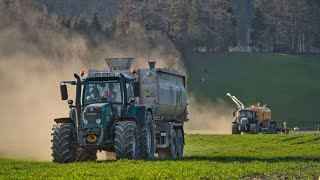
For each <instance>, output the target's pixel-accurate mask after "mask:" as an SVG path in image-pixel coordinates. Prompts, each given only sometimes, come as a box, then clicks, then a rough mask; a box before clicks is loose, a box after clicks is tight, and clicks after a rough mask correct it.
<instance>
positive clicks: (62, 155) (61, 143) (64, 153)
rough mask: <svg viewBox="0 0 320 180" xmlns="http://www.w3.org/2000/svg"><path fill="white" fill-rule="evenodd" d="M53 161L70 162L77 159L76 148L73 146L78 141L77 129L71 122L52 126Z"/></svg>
mask: <svg viewBox="0 0 320 180" xmlns="http://www.w3.org/2000/svg"><path fill="white" fill-rule="evenodd" d="M52 130H53V132H52V134H51V135H52V147H51V149H52V154H51V155H52V157H53V159H52V161H53V162H55V163H70V162H74V161H75V159H76V149H75V148H73V147H72V146H71V144H72V142H76V130H75V128H74V127H73V125H72V124H70V123H58V124H56V125H54V126H53V128H52Z"/></svg>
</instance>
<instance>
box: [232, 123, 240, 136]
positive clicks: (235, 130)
mask: <svg viewBox="0 0 320 180" xmlns="http://www.w3.org/2000/svg"><path fill="white" fill-rule="evenodd" d="M231 134H240V131H239V127H238V123H232V129H231Z"/></svg>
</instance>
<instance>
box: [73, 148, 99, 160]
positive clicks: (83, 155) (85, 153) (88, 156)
mask: <svg viewBox="0 0 320 180" xmlns="http://www.w3.org/2000/svg"><path fill="white" fill-rule="evenodd" d="M96 160H97V151H96V150H91V151H89V150H79V151H77V153H76V161H78V162H84V161H96Z"/></svg>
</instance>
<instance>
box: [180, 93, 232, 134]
mask: <svg viewBox="0 0 320 180" xmlns="http://www.w3.org/2000/svg"><path fill="white" fill-rule="evenodd" d="M188 108H189V109H188V112H189V119H190V120H189V122H187V123H186V126H185V128H186V130H185V132H186V133H187V134H231V123H232V121H233V117H232V111H233V109H232V108H231V107H230V106H229V105H228V104H227V103H226V102H225V101H224V100H222V99H218V100H217V102H215V103H212V102H210V101H207V102H198V101H197V100H196V99H195V98H194V96H190V97H189V107H188Z"/></svg>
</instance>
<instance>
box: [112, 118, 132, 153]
mask: <svg viewBox="0 0 320 180" xmlns="http://www.w3.org/2000/svg"><path fill="white" fill-rule="evenodd" d="M114 141H115V144H114V148H115V153H116V159H123V158H125V159H136V158H137V157H138V129H137V125H136V123H135V122H132V121H119V122H117V125H116V129H115V138H114Z"/></svg>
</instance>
